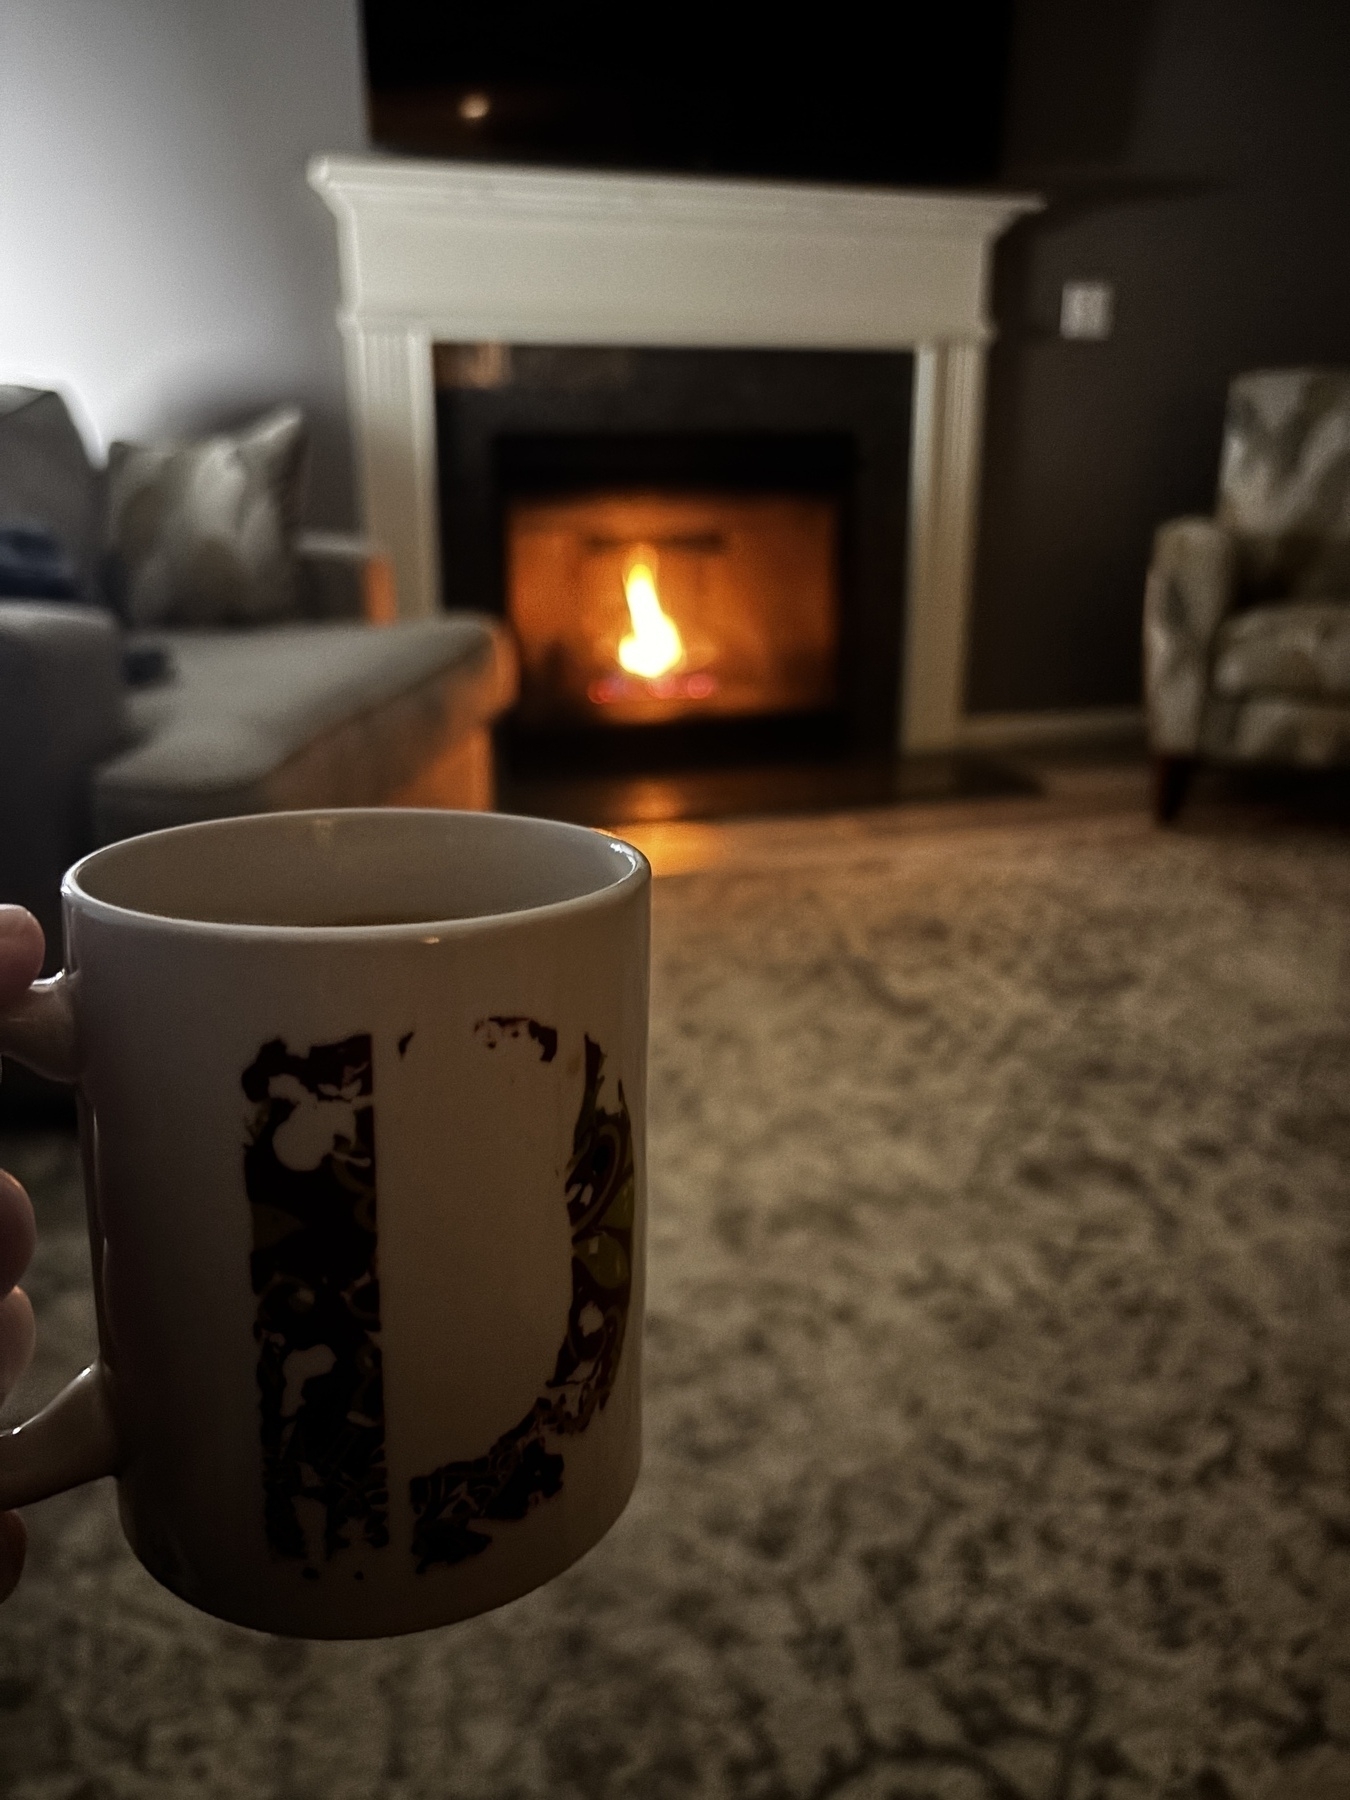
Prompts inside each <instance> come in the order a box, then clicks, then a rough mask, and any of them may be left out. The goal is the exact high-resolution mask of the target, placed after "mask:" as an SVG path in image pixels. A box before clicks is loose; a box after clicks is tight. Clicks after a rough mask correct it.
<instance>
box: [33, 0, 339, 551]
mask: <svg viewBox="0 0 1350 1800" xmlns="http://www.w3.org/2000/svg"><path fill="white" fill-rule="evenodd" d="M365 144H366V129H365V111H364V103H363V97H362V75H361V47H360V35H359V25H358V20H357V0H0V382H3V381H17V382H23V383H28V384H30V385H35V386H43V387H59V388H60V389H62V391H63V392H64V393H65V394H66V396H67V398H68V400H69V401H70V402H71V406H72V411H74V412H75V414H76V417H77V419H78V421H79V423H80V425H81V428H82V429H83V430H84V431H85V433H86V436H87V437H88V438H89V440H90V445H91V449H94V450H96V451H100V450H102V449H103V448H105V447H106V445H107V443H108V442H109V441H110V440H111V439H112V438H114V437H130V438H140V439H158V438H162V437H166V436H180V435H188V434H191V433H194V432H196V431H199V430H202V429H205V428H209V427H210V426H212V425H215V424H217V423H224V422H232V421H234V420H237V419H239V418H243V417H247V416H248V415H249V413H250V412H253V411H257V410H260V409H261V408H263V407H265V406H268V405H271V404H273V403H275V402H276V401H278V400H280V399H283V398H286V399H290V398H294V399H296V400H298V401H299V402H300V403H301V404H302V405H303V406H304V407H305V408H306V411H307V412H308V413H309V415H310V417H311V420H312V423H313V429H314V453H315V454H314V466H313V475H312V483H311V505H310V509H309V510H310V513H311V516H312V518H313V520H314V521H315V522H325V523H342V522H344V521H345V520H346V519H347V518H348V517H349V516H350V509H351V473H350V469H351V464H350V451H349V444H348V437H347V426H346V406H345V398H344V389H343V377H342V361H341V348H340V343H339V339H338V334H337V329H336V326H335V324H334V308H335V306H336V304H337V296H338V282H337V258H336V247H335V244H336V240H335V236H334V229H333V222H332V220H331V219H330V217H329V215H328V213H327V212H326V211H325V209H324V207H323V205H322V203H321V202H320V200H319V198H318V196H317V195H316V194H314V193H312V192H311V191H310V190H309V188H308V187H307V186H306V185H305V179H304V170H305V164H306V161H307V159H308V157H309V156H310V155H311V154H312V153H313V152H315V151H324V150H353V149H362V148H364V147H365Z"/></svg>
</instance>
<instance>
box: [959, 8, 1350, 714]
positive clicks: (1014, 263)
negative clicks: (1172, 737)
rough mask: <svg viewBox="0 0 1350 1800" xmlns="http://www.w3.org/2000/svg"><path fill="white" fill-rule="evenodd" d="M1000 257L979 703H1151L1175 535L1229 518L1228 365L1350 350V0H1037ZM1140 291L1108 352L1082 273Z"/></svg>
mask: <svg viewBox="0 0 1350 1800" xmlns="http://www.w3.org/2000/svg"><path fill="white" fill-rule="evenodd" d="M1006 141H1007V149H1008V155H1007V165H1006V174H1007V178H1008V180H1009V181H1010V182H1013V183H1016V182H1019V181H1020V182H1025V183H1026V184H1028V185H1034V186H1040V187H1041V188H1042V189H1043V190H1044V191H1047V192H1048V193H1049V194H1050V195H1051V196H1052V199H1053V200H1054V205H1053V206H1052V208H1051V210H1050V211H1049V212H1048V213H1047V214H1046V215H1043V216H1042V217H1041V218H1039V219H1037V220H1035V221H1033V222H1031V223H1029V224H1027V225H1024V226H1020V227H1018V228H1017V230H1016V231H1015V232H1013V233H1011V234H1010V235H1009V238H1008V239H1007V240H1006V241H1005V244H1004V245H1003V247H1002V249H1001V251H1000V253H999V256H998V259H997V265H996V277H995V310H996V316H997V319H998V323H999V328H1000V331H1001V333H1002V336H1001V338H1000V341H999V343H998V344H997V346H996V347H995V349H994V352H993V355H992V358H991V366H990V391H989V413H988V428H987V430H988V435H987V440H986V468H985V487H984V502H983V519H982V526H981V540H980V557H979V566H978V573H977V583H976V607H975V616H974V631H973V642H972V654H971V665H970V680H969V690H968V694H969V703H970V705H971V707H972V709H973V710H975V711H989V712H1000V711H1004V710H1020V709H1023V708H1027V709H1032V708H1058V707H1064V708H1075V707H1087V706H1094V705H1110V704H1119V703H1124V702H1130V701H1132V700H1134V699H1136V698H1137V696H1138V670H1139V648H1138V640H1139V615H1140V602H1141V597H1142V587H1143V578H1144V570H1145V566H1146V563H1147V559H1148V549H1149V541H1150V537H1151V535H1152V531H1153V528H1154V526H1155V525H1156V524H1157V523H1158V522H1159V521H1161V520H1162V519H1164V518H1166V517H1169V516H1172V515H1174V514H1176V513H1179V512H1186V511H1208V510H1209V508H1210V506H1211V504H1212V501H1213V496H1214V480H1215V473H1216V469H1217V462H1218V449H1219V431H1220V425H1221V420H1222V413H1223V402H1224V392H1225V387H1226V384H1227V382H1228V379H1229V377H1230V376H1231V375H1233V374H1234V373H1236V372H1237V371H1238V370H1241V369H1245V368H1254V367H1261V366H1271V365H1280V364H1293V363H1303V362H1329V363H1341V364H1350V229H1347V221H1348V220H1350V4H1347V0H1156V4H1147V3H1146V0H1111V3H1110V4H1102V5H1085V4H1084V3H1083V0H1022V4H1021V6H1020V7H1019V20H1018V38H1017V43H1016V48H1015V57H1014V70H1013V79H1012V86H1011V104H1010V109H1009V117H1008V129H1007V139H1006ZM1074 277H1105V278H1106V279H1108V280H1111V281H1113V282H1114V283H1115V284H1116V300H1117V324H1116V331H1115V335H1114V336H1113V337H1112V338H1111V339H1110V340H1109V341H1108V342H1106V343H1103V344H1092V343H1066V342H1064V341H1062V340H1060V339H1059V338H1058V337H1057V335H1056V332H1057V324H1058V309H1059V291H1060V285H1061V283H1062V282H1063V281H1065V280H1066V279H1070V278H1074Z"/></svg>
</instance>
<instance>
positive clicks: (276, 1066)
mask: <svg viewBox="0 0 1350 1800" xmlns="http://www.w3.org/2000/svg"><path fill="white" fill-rule="evenodd" d="M649 883H650V871H649V870H648V868H647V865H646V863H645V861H644V860H643V858H642V857H641V856H640V855H639V854H638V852H637V851H635V850H633V849H631V848H630V847H629V846H628V845H626V844H622V843H620V842H618V841H617V840H616V839H614V838H610V837H606V836H604V835H603V834H601V833H599V832H593V831H586V830H582V829H581V828H579V827H576V826H570V825H560V824H554V823H551V822H549V821H545V820H539V819H522V818H511V817H505V816H501V815H493V814H475V813H445V812H415V811H354V812H336V813H289V814H287V813H273V814H265V815H262V816H259V817H255V818H247V819H227V820H221V821H218V822H213V823H210V824H205V825H190V826H183V827H180V828H178V829H175V830H172V831H160V832H154V833H152V834H150V835H148V836H146V837H140V838H132V839H129V840H128V841H126V842H125V843H120V844H113V845H111V846H109V847H108V848H107V849H104V850H99V851H96V852H95V853H94V854H93V855H92V856H88V857H86V858H85V859H84V861H83V862H80V863H77V864H76V866H75V867H74V868H73V869H72V870H71V871H70V873H69V874H68V875H67V876H66V879H65V883H64V888H63V897H64V906H65V925H66V962H67V967H66V972H65V973H64V974H62V975H59V976H57V977H56V978H55V979H54V980H53V981H49V982H41V983H38V984H37V985H36V986H35V987H34V988H33V989H31V990H30V991H29V993H28V995H27V996H26V997H25V998H24V1000H23V1001H22V1002H21V1003H20V1004H19V1006H18V1007H16V1008H15V1009H13V1010H12V1011H11V1012H10V1013H9V1014H8V1015H7V1016H6V1017H5V1018H4V1019H3V1020H0V1048H3V1049H4V1050H5V1051H6V1052H7V1053H8V1054H11V1055H14V1056H17V1057H19V1058H21V1059H22V1060H24V1061H26V1062H29V1063H31V1064H32V1065H33V1066H34V1067H35V1068H37V1069H39V1070H41V1071H42V1072H43V1073H46V1074H51V1075H55V1076H58V1077H60V1078H63V1079H67V1080H71V1081H73V1082H74V1083H75V1085H76V1091H77V1096H78V1100H79V1111H80V1119H81V1130H82V1137H83V1151H84V1166H85V1182H86V1188H87V1193H88V1202H89V1219H90V1239H91V1243H92V1245H93V1260H94V1287H95V1298H96V1303H97V1311H98V1326H99V1358H98V1361H97V1362H96V1363H95V1364H94V1365H93V1367H92V1368H90V1369H88V1370H86V1371H85V1373H84V1374H83V1375H81V1376H80V1377H78V1378H77V1379H76V1380H75V1381H74V1382H73V1383H72V1384H71V1386H70V1387H68V1388H67V1389H66V1390H65V1392H64V1393H63V1394H62V1395H61V1396H60V1397H59V1398H58V1399H57V1400H55V1401H54V1402H53V1403H52V1405H51V1406H50V1407H48V1408H47V1410H46V1411H45V1412H43V1413H40V1414H39V1415H38V1416H37V1418H35V1419H33V1420H31V1421H30V1422H29V1423H28V1424H26V1425H22V1426H20V1427H19V1428H18V1429H17V1430H15V1431H11V1432H9V1433H7V1434H3V1435H0V1507H6V1506H21V1505H25V1504H27V1503H28V1502H29V1501H32V1500H37V1499H40V1498H42V1497H43V1496H45V1495H47V1494H52V1493H55V1492H58V1491H59V1490H61V1489H63V1488H66V1487H70V1486H73V1485H74V1484H76V1483H77V1482H81V1481H87V1480H90V1479H92V1478H94V1477H95V1476H99V1475H105V1474H115V1475H116V1477H117V1482H118V1493H119V1501H120V1508H121V1515H122V1521H123V1525H124V1528H125V1530H126V1534H127V1538H128V1540H129V1541H130V1543H131V1546H132V1548H133V1550H134V1551H135V1552H136V1555H137V1556H138V1557H139V1558H140V1560H141V1561H142V1562H143V1563H144V1564H145V1566H146V1568H147V1569H149V1571H150V1572H151V1574H152V1575H154V1576H156V1577H157V1578H158V1579H159V1580H160V1581H162V1582H163V1583H164V1584H165V1586H166V1587H169V1588H171V1589H172V1590H173V1591H174V1592H175V1593H177V1594H180V1595H182V1597H183V1598H184V1599H185V1600H189V1601H191V1602H192V1603H193V1604H194V1605H196V1606H199V1607H201V1608H203V1609H204V1610H205V1611H207V1612H211V1613H215V1614H217V1615H218V1616H219V1617H221V1618H224V1619H232V1620H235V1621H236V1622H238V1623H240V1624H244V1625H252V1626H256V1627H259V1628H260V1629H263V1630H267V1631H275V1632H285V1633H289V1634H292V1635H297V1636H305V1637H368V1636H376V1635H382V1634H386V1633H392V1632H401V1631H416V1630H419V1629H421V1628H423V1627H425V1626H429V1625H440V1624H445V1623H448V1622H449V1621H451V1620H454V1619H460V1618H465V1617H467V1616H468V1615H470V1614H472V1613H477V1612H482V1611H484V1610H485V1609H487V1608H488V1607H492V1606H498V1605H500V1604H501V1603H502V1602H503V1601H506V1600H510V1599H512V1598H514V1597H515V1596H516V1595H518V1594H523V1593H525V1592H526V1591H527V1590H528V1589H530V1588H533V1587H535V1586H537V1585H538V1584H539V1583H540V1582H543V1581H546V1580H548V1579H549V1577H550V1576H553V1575H556V1574H558V1573H559V1572H560V1571H561V1570H563V1569H565V1568H566V1567H567V1566H568V1565H569V1564H570V1563H572V1562H574V1561H575V1560H576V1558H577V1557H579V1556H580V1555H581V1554H582V1553H583V1552H584V1551H585V1550H587V1549H589V1548H590V1547H591V1545H593V1544H594V1543H595V1542H596V1541H597V1539H598V1538H600V1537H601V1536H602V1535H603V1533H604V1532H605V1531H606V1530H607V1529H608V1528H609V1526H610V1525H611V1524H612V1523H613V1522H614V1520H615V1519H616V1518H617V1517H618V1515H619V1513H620V1512H621V1511H622V1510H623V1507H624V1504H625V1502H626V1501H627V1499H628V1496H629V1494H630V1492H631V1491H632V1487H633V1483H634V1481H635V1480H636V1478H637V1471H638V1462H639V1455H640V1441H639V1432H640V1405H639V1402H640V1380H639V1378H640V1362H641V1347H642V1304H643V1251H644V1224H645V1197H646V1188H645V1173H644V1151H645V1104H646V1049H647V962H648V948H647V946H648V907H649V897H650V887H649Z"/></svg>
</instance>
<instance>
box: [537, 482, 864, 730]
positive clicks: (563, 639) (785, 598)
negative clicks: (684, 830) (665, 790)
mask: <svg viewBox="0 0 1350 1800" xmlns="http://www.w3.org/2000/svg"><path fill="white" fill-rule="evenodd" d="M507 539H508V543H507V568H508V575H507V612H508V615H509V617H510V619H511V623H512V624H513V625H514V627H515V630H516V636H517V639H518V641H519V644H520V651H521V681H522V687H521V699H520V709H519V713H518V717H519V720H520V722H521V724H522V725H523V726H527V727H532V728H535V729H539V728H548V727H557V726H563V727H566V726H569V725H570V726H576V725H582V726H584V727H585V728H588V729H592V728H609V727H618V728H622V727H625V726H629V725H653V724H663V725H664V724H671V723H674V722H675V721H677V720H682V719H695V718H700V719H722V718H751V717H756V716H759V715H762V714H766V713H768V714H773V713H797V712H817V711H821V710H825V709H828V708H831V707H833V706H834V704H835V702H836V700H837V698H838V670H837V661H838V650H839V619H838V561H839V507H838V504H837V502H835V501H833V500H829V499H823V498H816V497H813V496H797V495H777V494H770V495H763V496H760V495H754V496H741V495H734V496H733V495H727V494H718V493H702V494H700V493H692V494H668V493H661V492H656V493H637V494H625V493H621V492H620V493H598V494H588V495H585V496H582V497H580V498H571V497H568V498H562V499H557V500H517V501H514V502H513V503H512V504H511V506H510V507H509V509H508V521H507Z"/></svg>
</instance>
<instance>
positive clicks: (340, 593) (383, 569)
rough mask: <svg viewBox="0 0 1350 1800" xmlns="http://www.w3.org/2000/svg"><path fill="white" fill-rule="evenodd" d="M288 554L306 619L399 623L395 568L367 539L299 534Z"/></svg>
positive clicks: (345, 534) (335, 533) (331, 533)
mask: <svg viewBox="0 0 1350 1800" xmlns="http://www.w3.org/2000/svg"><path fill="white" fill-rule="evenodd" d="M291 548H292V550H293V551H294V553H295V559H296V563H297V567H298V573H299V577H300V581H299V585H300V598H301V604H302V606H303V608H304V612H305V616H306V617H307V618H311V619H364V620H365V621H366V623H367V624H368V625H391V624H393V622H394V620H395V619H396V618H397V617H398V602H397V597H396V595H395V593H394V572H393V565H392V564H391V563H390V561H389V559H388V557H386V556H384V555H383V554H382V553H381V551H380V550H379V547H378V546H377V545H376V544H375V543H373V542H372V540H371V539H370V538H368V537H363V536H362V535H361V534H360V533H358V532H350V531H302V532H300V533H298V534H297V536H296V537H295V538H294V540H293V541H292V545H291Z"/></svg>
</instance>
